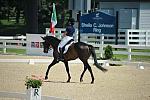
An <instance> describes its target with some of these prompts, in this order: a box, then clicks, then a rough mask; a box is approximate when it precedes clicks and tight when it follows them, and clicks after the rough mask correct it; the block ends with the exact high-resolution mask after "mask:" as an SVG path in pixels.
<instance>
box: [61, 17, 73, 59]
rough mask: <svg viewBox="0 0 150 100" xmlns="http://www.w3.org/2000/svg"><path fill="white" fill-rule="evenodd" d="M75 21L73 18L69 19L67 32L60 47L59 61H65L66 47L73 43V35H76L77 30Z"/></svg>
mask: <svg viewBox="0 0 150 100" xmlns="http://www.w3.org/2000/svg"><path fill="white" fill-rule="evenodd" d="M74 22H75V20H74V19H73V18H69V20H68V22H67V27H66V31H65V32H64V33H63V39H62V40H61V42H60V43H59V45H58V51H59V52H60V54H59V60H60V61H64V57H63V52H64V50H65V46H66V45H67V44H69V43H70V42H72V41H73V34H74V33H75V28H74V27H73V25H74Z"/></svg>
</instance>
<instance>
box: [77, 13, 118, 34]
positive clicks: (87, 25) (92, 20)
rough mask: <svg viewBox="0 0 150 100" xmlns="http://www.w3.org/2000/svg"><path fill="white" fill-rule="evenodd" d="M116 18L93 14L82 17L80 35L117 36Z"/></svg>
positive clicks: (103, 14)
mask: <svg viewBox="0 0 150 100" xmlns="http://www.w3.org/2000/svg"><path fill="white" fill-rule="evenodd" d="M115 27H116V19H115V16H111V15H108V14H105V13H103V12H92V13H90V14H86V15H83V16H80V33H97V34H115V33H116V31H115Z"/></svg>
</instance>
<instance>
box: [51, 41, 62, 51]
mask: <svg viewBox="0 0 150 100" xmlns="http://www.w3.org/2000/svg"><path fill="white" fill-rule="evenodd" d="M59 43H60V41H56V43H54V44H53V45H52V46H53V49H56V50H57V48H58V45H59Z"/></svg>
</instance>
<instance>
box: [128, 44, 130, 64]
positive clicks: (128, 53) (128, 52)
mask: <svg viewBox="0 0 150 100" xmlns="http://www.w3.org/2000/svg"><path fill="white" fill-rule="evenodd" d="M128 61H131V48H130V47H128Z"/></svg>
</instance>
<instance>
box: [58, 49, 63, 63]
mask: <svg viewBox="0 0 150 100" xmlns="http://www.w3.org/2000/svg"><path fill="white" fill-rule="evenodd" d="M59 52H60V54H59V60H60V61H64V56H63V49H62V48H59Z"/></svg>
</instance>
